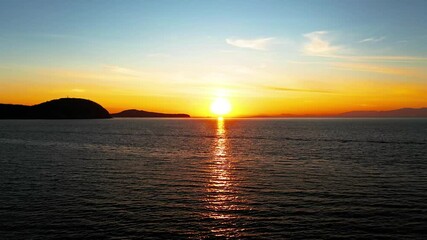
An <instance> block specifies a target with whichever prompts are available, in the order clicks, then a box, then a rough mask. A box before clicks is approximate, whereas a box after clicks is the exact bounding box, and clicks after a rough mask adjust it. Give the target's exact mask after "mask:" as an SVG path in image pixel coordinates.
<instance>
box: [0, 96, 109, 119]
mask: <svg viewBox="0 0 427 240" xmlns="http://www.w3.org/2000/svg"><path fill="white" fill-rule="evenodd" d="M96 118H111V116H110V113H109V112H108V111H107V110H106V109H105V108H104V107H102V106H101V105H99V104H98V103H96V102H93V101H91V100H87V99H82V98H60V99H55V100H51V101H47V102H44V103H41V104H37V105H33V106H25V105H14V104H0V119H96Z"/></svg>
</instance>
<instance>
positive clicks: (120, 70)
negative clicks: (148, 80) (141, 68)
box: [103, 65, 140, 76]
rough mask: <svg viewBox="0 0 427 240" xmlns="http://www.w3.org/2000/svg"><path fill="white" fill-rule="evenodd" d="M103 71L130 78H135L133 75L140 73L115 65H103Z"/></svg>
mask: <svg viewBox="0 0 427 240" xmlns="http://www.w3.org/2000/svg"><path fill="white" fill-rule="evenodd" d="M103 68H104V69H105V70H107V71H109V72H112V73H117V74H123V75H131V76H135V75H139V74H140V72H138V71H136V70H133V69H129V68H124V67H119V66H116V65H104V67H103Z"/></svg>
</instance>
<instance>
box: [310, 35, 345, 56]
mask: <svg viewBox="0 0 427 240" xmlns="http://www.w3.org/2000/svg"><path fill="white" fill-rule="evenodd" d="M327 34H328V32H326V31H315V32H311V33H307V34H304V37H305V38H306V39H307V40H308V42H307V43H306V44H305V45H304V48H303V52H304V54H306V55H311V56H332V55H334V54H337V53H338V52H339V51H340V50H341V49H342V47H341V46H333V45H332V44H331V43H330V42H329V41H328V40H327V39H326V38H325V36H326V35H327Z"/></svg>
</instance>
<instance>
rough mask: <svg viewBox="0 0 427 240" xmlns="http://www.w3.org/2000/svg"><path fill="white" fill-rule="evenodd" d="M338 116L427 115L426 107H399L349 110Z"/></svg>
mask: <svg viewBox="0 0 427 240" xmlns="http://www.w3.org/2000/svg"><path fill="white" fill-rule="evenodd" d="M337 116H339V117H427V108H401V109H396V110H390V111H351V112H345V113H341V114H339V115H337Z"/></svg>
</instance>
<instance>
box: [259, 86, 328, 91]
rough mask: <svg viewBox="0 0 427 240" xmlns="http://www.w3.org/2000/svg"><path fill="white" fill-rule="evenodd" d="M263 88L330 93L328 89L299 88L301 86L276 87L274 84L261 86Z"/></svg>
mask: <svg viewBox="0 0 427 240" xmlns="http://www.w3.org/2000/svg"><path fill="white" fill-rule="evenodd" d="M262 87H263V88H264V89H267V90H273V91H286V92H309V93H332V91H328V90H320V89H301V88H287V87H276V86H262Z"/></svg>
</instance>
